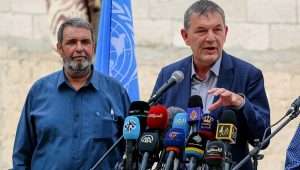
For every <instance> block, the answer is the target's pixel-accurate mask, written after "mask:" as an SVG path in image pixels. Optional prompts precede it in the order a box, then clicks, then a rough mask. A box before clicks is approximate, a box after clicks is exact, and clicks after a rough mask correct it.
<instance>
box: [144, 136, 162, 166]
mask: <svg viewBox="0 0 300 170" xmlns="http://www.w3.org/2000/svg"><path fill="white" fill-rule="evenodd" d="M159 143H160V136H159V133H158V132H144V133H143V135H142V136H141V138H140V141H139V151H140V152H141V153H143V158H142V163H141V168H140V170H146V169H147V166H148V160H149V157H150V154H154V153H157V152H158V151H159Z"/></svg>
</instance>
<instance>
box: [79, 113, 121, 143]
mask: <svg viewBox="0 0 300 170" xmlns="http://www.w3.org/2000/svg"><path fill="white" fill-rule="evenodd" d="M84 125H85V127H86V130H87V133H88V135H89V136H91V137H92V138H97V139H102V138H103V139H105V138H112V137H113V136H114V135H115V134H116V130H117V129H116V122H115V120H114V116H113V115H112V114H111V113H109V112H100V111H99V112H98V111H96V112H90V113H88V116H87V117H86V120H85V121H84Z"/></svg>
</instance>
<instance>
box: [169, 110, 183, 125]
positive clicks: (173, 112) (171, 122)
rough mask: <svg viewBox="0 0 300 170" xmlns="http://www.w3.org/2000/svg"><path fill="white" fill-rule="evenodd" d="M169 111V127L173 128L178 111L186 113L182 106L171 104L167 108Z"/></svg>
mask: <svg viewBox="0 0 300 170" xmlns="http://www.w3.org/2000/svg"><path fill="white" fill-rule="evenodd" d="M167 111H168V118H169V120H168V125H169V126H168V129H169V128H171V126H172V124H173V120H174V117H175V115H176V114H177V113H184V112H185V111H184V110H183V109H182V108H180V107H176V106H170V107H168V109H167Z"/></svg>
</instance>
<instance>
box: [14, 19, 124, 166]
mask: <svg viewBox="0 0 300 170" xmlns="http://www.w3.org/2000/svg"><path fill="white" fill-rule="evenodd" d="M57 39H58V43H57V51H58V53H59V54H60V56H61V57H62V60H63V63H64V64H63V69H62V70H60V71H57V72H55V73H52V74H50V75H48V76H45V77H43V78H41V79H40V80H38V81H37V82H35V83H34V85H33V86H32V87H31V89H30V91H29V94H28V96H27V98H26V102H25V105H24V107H23V110H22V113H21V117H20V120H19V124H18V129H17V133H16V138H15V143H14V150H13V169H14V170H19V169H31V170H42V169H48V170H50V169H51V170H56V169H66V170H67V169H89V168H91V167H92V166H93V165H94V164H95V163H96V162H97V160H98V159H99V158H100V157H101V156H102V155H103V153H104V152H105V151H106V150H107V149H108V148H109V147H110V146H111V145H112V144H113V143H114V141H115V139H117V138H118V137H119V136H120V135H121V132H122V131H121V127H122V120H123V118H124V116H125V115H124V114H125V113H126V112H127V109H128V107H129V97H128V95H127V93H126V90H125V89H124V88H123V87H122V86H121V85H120V84H119V83H118V82H116V81H115V80H113V79H111V78H109V77H106V76H104V75H102V74H100V73H98V72H97V71H95V70H94V68H93V64H92V61H93V57H94V51H95V39H94V37H93V30H92V27H91V25H90V24H89V23H88V22H86V21H84V20H82V19H79V18H73V19H69V20H67V21H66V22H64V23H63V24H62V25H61V26H60V28H59V31H58V36H57ZM99 43H101V42H99ZM119 157H120V153H119V151H117V150H115V151H114V152H113V153H111V154H110V155H109V157H108V158H107V159H105V161H104V162H103V163H102V164H101V166H102V167H101V169H112V167H113V166H114V163H115V162H116V161H117V160H118V159H119Z"/></svg>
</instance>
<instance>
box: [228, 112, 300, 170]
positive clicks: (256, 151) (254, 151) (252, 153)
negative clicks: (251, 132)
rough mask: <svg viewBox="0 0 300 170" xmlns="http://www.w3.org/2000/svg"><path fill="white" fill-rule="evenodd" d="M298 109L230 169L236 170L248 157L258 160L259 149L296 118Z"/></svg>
mask: <svg viewBox="0 0 300 170" xmlns="http://www.w3.org/2000/svg"><path fill="white" fill-rule="evenodd" d="M299 113H300V112H299V110H296V111H294V112H292V113H291V115H290V116H289V118H288V119H287V120H285V121H284V122H283V123H282V124H281V125H279V127H278V128H277V129H275V130H274V132H272V133H271V134H270V135H269V136H268V137H267V138H266V139H264V140H263V141H262V142H260V143H258V145H257V146H255V147H254V148H253V149H252V150H251V151H250V152H249V154H248V155H247V156H246V157H245V158H244V159H243V160H241V161H240V162H239V163H238V164H236V165H235V166H234V167H233V169H232V170H238V169H240V168H241V167H242V165H244V164H245V163H246V162H247V161H249V159H251V157H253V158H254V159H257V158H258V159H257V160H259V158H261V155H259V151H260V150H261V149H262V148H263V147H264V146H265V145H266V144H267V143H268V142H269V140H270V139H271V138H272V137H274V136H275V135H276V134H277V133H278V132H279V131H280V130H281V129H282V128H284V127H285V126H286V125H287V124H288V123H289V122H290V121H291V120H293V119H294V118H296V117H297V116H298V115H299ZM256 166H257V162H256Z"/></svg>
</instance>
